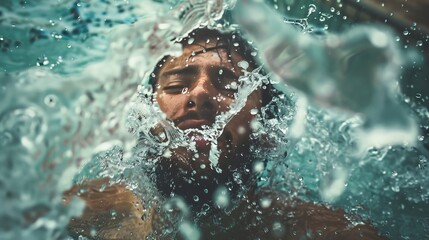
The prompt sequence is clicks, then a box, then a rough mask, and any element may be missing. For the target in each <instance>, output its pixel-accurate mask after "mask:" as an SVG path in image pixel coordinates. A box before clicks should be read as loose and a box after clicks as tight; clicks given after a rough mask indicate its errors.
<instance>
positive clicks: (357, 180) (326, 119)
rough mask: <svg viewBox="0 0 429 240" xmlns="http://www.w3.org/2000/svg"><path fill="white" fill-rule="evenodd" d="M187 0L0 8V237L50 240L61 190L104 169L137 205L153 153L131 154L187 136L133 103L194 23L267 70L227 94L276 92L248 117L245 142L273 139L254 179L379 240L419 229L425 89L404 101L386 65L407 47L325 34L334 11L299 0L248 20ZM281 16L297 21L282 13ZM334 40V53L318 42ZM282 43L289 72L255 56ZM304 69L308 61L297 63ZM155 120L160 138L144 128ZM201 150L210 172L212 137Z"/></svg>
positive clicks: (236, 8)
mask: <svg viewBox="0 0 429 240" xmlns="http://www.w3.org/2000/svg"><path fill="white" fill-rule="evenodd" d="M190 2H192V3H193V8H191V9H192V11H190V10H183V9H186V6H188V5H187V4H189V2H188V1H184V2H182V3H180V4H178V3H176V1H172V0H171V1H119V0H116V1H114V0H111V1H105V0H88V1H79V0H76V1H74V2H69V1H60V0H59V1H50V2H49V3H47V1H12V0H6V1H2V2H1V3H0V23H1V24H0V51H1V52H0V54H1V57H0V70H1V72H0V85H1V87H0V102H1V103H0V163H1V168H0V199H1V200H0V202H1V203H2V205H3V206H4V207H2V208H0V223H1V224H0V238H1V239H65V238H66V235H67V233H66V228H67V224H68V222H69V221H70V219H71V218H72V217H73V216H78V215H79V214H80V213H81V212H82V210H83V208H84V204H83V202H81V201H79V200H77V199H75V200H73V201H72V202H71V203H70V205H68V206H65V205H64V204H63V203H62V200H61V199H62V193H63V192H64V191H65V190H67V189H69V188H70V187H71V186H72V185H73V184H76V183H79V182H82V181H84V180H86V179H93V178H100V177H110V178H112V181H113V182H122V183H126V184H127V185H128V186H129V188H131V189H132V190H134V192H135V193H136V195H138V196H139V197H141V198H143V200H144V201H146V202H147V203H150V202H151V201H152V198H154V195H156V193H155V190H153V191H152V188H153V186H151V185H150V182H151V181H148V179H149V180H150V179H151V177H152V175H151V174H153V172H151V171H150V169H152V168H153V164H156V159H157V158H156V157H154V159H153V161H148V162H141V161H139V156H147V154H148V153H149V152H151V151H152V150H153V149H156V151H157V152H159V153H165V152H166V151H168V149H170V148H172V147H177V146H186V147H190V148H192V143H190V142H189V140H187V139H186V138H183V136H184V135H183V133H181V132H180V131H178V130H177V129H176V128H175V127H174V126H172V125H170V124H169V123H168V122H166V121H163V114H162V113H161V112H160V110H159V108H158V107H157V106H154V105H153V104H152V103H151V101H149V100H148V99H151V97H152V96H151V94H152V91H151V89H150V88H148V85H147V79H148V77H149V75H150V73H151V72H152V69H153V67H154V65H155V64H156V63H157V62H158V61H159V60H160V58H161V57H162V56H163V55H165V54H178V53H180V50H181V48H180V45H179V46H177V44H174V43H173V42H171V41H170V39H172V38H173V37H175V36H181V35H182V34H184V33H186V32H188V31H189V30H191V29H192V28H193V27H195V25H196V24H204V25H208V26H216V27H218V28H224V27H227V24H226V22H228V21H232V19H234V20H233V21H236V22H237V23H239V24H240V25H241V26H242V28H243V29H245V30H247V31H248V37H249V39H251V40H252V41H253V44H254V45H255V46H256V47H257V48H258V49H259V53H255V54H258V55H259V56H261V61H262V62H263V63H264V65H265V66H266V68H267V69H268V70H271V72H272V73H273V75H272V77H271V78H270V79H269V78H267V76H265V75H264V74H262V73H261V72H259V71H258V69H257V70H255V71H252V72H247V73H246V74H245V76H244V77H242V78H241V81H242V84H241V85H240V90H239V92H238V94H237V96H236V98H237V99H245V98H247V96H248V95H249V94H250V93H251V92H252V90H253V89H255V88H256V87H259V86H261V84H262V83H263V82H264V81H272V83H273V84H275V85H276V87H277V88H278V89H279V90H280V91H283V93H284V95H282V96H281V97H278V98H275V99H274V101H275V102H276V104H277V107H278V108H279V110H278V113H277V114H278V116H277V118H276V119H270V121H267V120H266V119H264V115H263V114H262V113H255V114H258V117H259V119H260V120H261V121H259V122H255V124H254V126H253V127H254V131H255V137H258V136H261V135H264V134H267V133H270V134H269V137H270V138H272V139H275V140H276V141H277V142H278V147H277V148H276V149H275V150H267V149H263V152H261V149H254V151H255V154H259V155H257V156H260V157H261V158H262V156H264V158H265V160H266V161H267V163H268V164H267V166H266V167H265V168H263V167H262V168H261V169H257V171H258V172H259V176H258V185H259V186H269V187H272V188H274V189H278V190H284V191H287V192H290V193H291V195H294V196H296V197H298V198H300V199H303V200H305V201H314V202H323V203H327V204H330V205H332V206H334V207H340V208H343V209H345V210H346V211H347V212H349V213H351V214H358V215H359V216H361V217H362V219H363V220H370V221H371V222H372V223H373V225H374V226H375V227H376V228H377V229H379V230H380V232H381V233H383V234H384V235H386V236H388V237H389V238H390V239H425V238H428V237H429V230H428V229H429V205H428V204H429V188H428V184H429V166H428V164H429V163H428V157H429V152H428V144H427V143H428V138H429V136H428V135H427V134H424V133H427V132H428V131H427V130H428V129H429V122H428V120H429V112H428V111H427V109H426V108H425V107H423V106H422V105H421V104H418V103H419V100H421V99H427V98H428V96H422V95H421V94H420V95H419V96H418V97H417V96H416V98H410V97H409V96H406V95H404V94H402V93H401V91H400V89H399V85H398V81H399V80H400V79H401V77H403V76H405V75H402V73H401V71H400V69H402V68H403V67H404V66H406V65H407V64H410V62H411V63H412V64H414V65H413V67H414V68H418V66H419V65H418V64H419V61H418V59H421V58H422V56H420V55H418V54H416V53H415V52H413V50H412V49H409V50H407V51H405V50H403V49H401V46H402V45H401V44H400V43H398V42H397V41H396V39H395V37H394V34H393V33H392V32H390V31H389V30H386V29H379V28H375V27H373V26H364V27H357V28H352V29H350V30H348V31H342V32H340V33H334V32H333V31H332V32H330V31H331V29H330V28H329V25H327V26H324V25H325V23H326V19H325V18H329V19H331V18H332V19H336V21H339V22H342V21H343V20H341V18H339V17H336V16H334V15H332V14H331V13H329V12H326V13H324V12H319V11H318V10H317V9H318V6H317V4H313V3H312V4H307V3H306V4H302V6H300V8H299V9H298V8H297V10H296V11H293V9H292V10H290V9H289V10H288V11H287V12H281V14H282V15H279V16H278V17H277V18H276V17H275V16H277V15H275V14H276V13H275V12H276V11H277V12H279V10H278V9H277V10H275V9H276V7H275V6H276V5H274V7H273V8H270V7H267V6H268V5H270V4H267V5H264V7H266V8H258V11H257V12H255V14H254V15H253V16H255V19H256V20H255V19H253V20H255V21H246V19H244V18H240V14H243V12H244V13H248V12H249V11H253V10H254V9H252V8H251V6H250V7H249V8H246V6H241V5H239V4H236V3H235V1H212V2H209V3H206V2H205V1H190ZM275 2H277V1H275ZM289 2H293V1H285V3H286V4H288V3H289ZM290 4H292V3H290ZM188 7H189V6H188ZM277 8H278V7H277ZM206 9H209V11H206ZM240 9H241V10H240ZM261 9H264V10H261ZM231 10H232V11H231ZM280 10H281V9H280ZM240 11H242V12H241V13H240ZM302 12H304V14H301V13H302ZM209 13H210V14H209ZM257 13H258V14H260V15H259V16H258V14H257ZM286 14H289V15H290V16H292V18H293V17H296V18H295V19H294V21H290V20H288V21H286V22H284V19H283V18H282V17H281V16H283V15H286ZM222 16H223V17H222ZM266 16H271V17H270V18H268V19H267V18H266ZM321 16H323V17H324V18H323V21H322V18H321ZM258 17H260V18H259V19H258ZM178 19H179V20H178ZM288 19H289V18H288ZM291 22H293V23H299V24H298V25H297V24H291ZM344 22H345V20H344ZM257 24H261V25H262V26H264V27H263V28H261V27H255V26H257ZM344 24H347V23H344ZM154 26H156V27H157V28H156V29H157V30H156V31H155V30H154ZM252 26H253V28H252ZM317 26H323V27H317ZM255 29H256V30H255ZM261 29H263V31H262V30H261ZM298 31H301V32H300V33H299V34H298ZM273 33H278V34H276V35H273ZM267 35H269V36H272V38H266V37H265V36H267ZM374 36H375V37H374ZM326 39H328V40H329V41H326ZM374 39H375V40H374ZM268 40H269V41H268ZM334 40H335V41H337V42H338V43H337V45H335V46H332V45H329V44H325V43H326V42H331V43H332V41H334ZM284 41H287V42H288V43H290V44H291V45H293V44H295V45H293V46H294V48H286V49H287V51H289V52H287V54H289V55H290V56H294V54H295V55H299V54H301V53H304V56H306V58H304V59H302V60H301V61H297V64H296V65H288V64H287V63H285V62H287V59H286V60H285V59H282V57H281V56H277V55H275V54H274V55H273V52H272V51H271V52H270V49H271V48H272V47H273V46H275V45H276V44H281V42H284ZM304 42H308V43H311V44H307V45H306V44H303V43H304ZM356 46H359V47H360V48H359V49H358V50H356V49H355V48H356ZM327 49H328V50H330V51H331V52H332V51H333V50H332V49H335V51H336V52H335V51H334V52H335V54H330V55H328V54H325V53H326V51H328V50H327ZM336 49H338V50H336ZM362 49H364V50H362ZM368 53H370V54H372V55H369V56H370V57H369V58H368V55H365V54H368ZM270 54H271V55H270ZM386 54H388V55H386ZM340 56H346V57H350V58H352V57H353V59H354V60H355V61H356V62H353V64H352V65H351V67H350V68H349V69H351V70H350V72H346V73H339V72H338V71H335V70H336V67H337V66H338V65H339V64H342V63H344V59H342V58H340ZM381 56H383V57H381ZM346 57H345V58H346ZM380 59H381V60H380ZM416 59H417V60H416ZM282 61H283V62H282ZM243 64H245V63H243ZM309 65H311V66H317V67H316V68H314V69H311V71H310V70H309V69H308V66H309ZM278 66H282V67H281V68H279V67H278ZM283 66H287V67H288V68H286V67H283ZM372 66H377V67H374V68H372ZM243 68H245V67H243ZM279 69H280V70H279ZM284 69H287V70H289V71H283V70H284ZM362 69H365V70H366V71H365V72H363V71H362ZM341 74H343V75H341ZM416 75H418V74H416ZM249 79H253V80H254V81H249ZM284 79H287V81H286V82H285V81H284ZM308 79H310V80H308ZM313 79H314V80H313ZM338 79H342V80H343V81H337V80H338ZM363 80H365V81H363ZM344 81H345V82H346V84H342V82H344ZM402 81H405V82H406V81H407V80H403V79H402ZM409 81H410V82H411V83H410V84H412V81H416V79H410V80H409ZM356 82H359V83H360V84H356ZM285 84H286V85H285ZM402 85H403V83H402ZM355 92H365V93H367V92H369V93H371V94H372V95H371V96H379V98H374V97H368V96H369V95H359V94H355ZM334 93H335V94H336V95H335V94H334ZM345 98H346V99H348V100H349V101H348V102H347V101H342V100H344V99H345ZM339 99H340V100H339ZM341 99H342V100H341ZM368 99H373V100H371V101H368ZM374 99H375V100H374ZM236 102H237V104H235V105H234V106H233V107H231V110H230V111H229V112H227V113H226V114H223V115H222V116H221V117H219V118H218V119H217V121H216V126H217V127H215V128H213V129H208V130H202V131H201V134H203V135H204V136H210V138H213V139H214V140H215V139H216V137H217V136H219V135H220V134H221V132H218V131H217V130H218V129H222V128H223V126H225V124H226V123H227V122H228V119H230V118H231V117H232V116H234V114H236V113H237V112H238V111H239V110H240V109H241V108H242V107H243V106H242V105H241V104H240V103H242V101H236ZM262 112H263V111H262ZM137 116H145V118H143V120H142V119H139V118H138V117H137ZM159 123H162V124H163V125H162V127H163V129H164V133H165V134H166V135H165V136H160V135H158V136H154V135H153V134H151V131H150V130H151V129H152V128H153V127H154V126H157V124H159ZM139 134H140V136H139ZM258 134H259V135H258ZM164 138H166V139H167V141H163V139H164ZM160 139H161V141H160ZM214 140H213V141H212V143H214V142H215V141H214ZM136 146H137V147H136ZM212 149H213V151H212V152H211V154H212V155H211V158H210V161H211V167H213V168H216V166H217V159H216V158H217V156H218V154H216V149H217V148H216V146H215V144H214V146H213V148H212ZM136 164H141V168H135V166H136ZM262 165H263V164H262ZM256 166H258V165H256ZM142 169H144V170H145V173H147V174H146V175H145V174H141V173H142ZM123 173H126V174H123ZM193 231H194V232H198V229H194V228H193V227H190V228H189V229H188V230H187V232H188V233H193ZM185 236H188V237H189V239H192V234H190V235H186V234H185Z"/></svg>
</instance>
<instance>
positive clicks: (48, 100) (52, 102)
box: [44, 94, 58, 108]
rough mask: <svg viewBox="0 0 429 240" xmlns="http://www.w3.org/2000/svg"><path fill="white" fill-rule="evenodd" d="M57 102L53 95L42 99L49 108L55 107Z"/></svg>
mask: <svg viewBox="0 0 429 240" xmlns="http://www.w3.org/2000/svg"><path fill="white" fill-rule="evenodd" d="M57 102H58V97H57V96H56V95H54V94H49V95H47V96H45V98H44V103H45V104H46V106H48V107H51V108H53V107H55V106H56V105H57Z"/></svg>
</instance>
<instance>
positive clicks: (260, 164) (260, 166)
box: [253, 161, 265, 173]
mask: <svg viewBox="0 0 429 240" xmlns="http://www.w3.org/2000/svg"><path fill="white" fill-rule="evenodd" d="M264 168H265V167H264V163H263V162H261V161H257V162H255V164H253V171H254V172H255V173H260V172H262V171H263V170H264Z"/></svg>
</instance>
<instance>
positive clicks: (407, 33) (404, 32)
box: [402, 30, 410, 36]
mask: <svg viewBox="0 0 429 240" xmlns="http://www.w3.org/2000/svg"><path fill="white" fill-rule="evenodd" d="M402 34H404V36H408V35H410V32H409V31H408V30H404V31H403V32H402Z"/></svg>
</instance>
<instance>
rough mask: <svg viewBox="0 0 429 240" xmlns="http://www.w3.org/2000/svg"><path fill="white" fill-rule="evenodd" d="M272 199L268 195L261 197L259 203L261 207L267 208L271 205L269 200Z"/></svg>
mask: <svg viewBox="0 0 429 240" xmlns="http://www.w3.org/2000/svg"><path fill="white" fill-rule="evenodd" d="M272 201H273V200H272V199H271V198H269V197H263V198H261V200H260V205H261V207H262V208H269V207H270V206H271V202H272Z"/></svg>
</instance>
